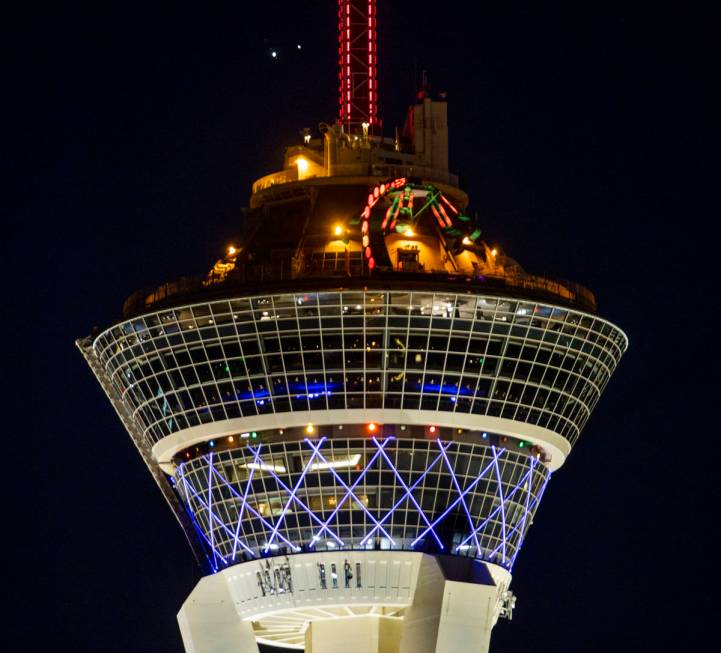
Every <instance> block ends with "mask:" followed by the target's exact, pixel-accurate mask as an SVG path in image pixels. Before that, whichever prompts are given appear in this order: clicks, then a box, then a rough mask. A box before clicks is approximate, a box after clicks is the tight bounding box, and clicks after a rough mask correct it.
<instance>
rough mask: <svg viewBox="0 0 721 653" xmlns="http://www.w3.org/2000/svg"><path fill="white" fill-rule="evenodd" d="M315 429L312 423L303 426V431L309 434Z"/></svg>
mask: <svg viewBox="0 0 721 653" xmlns="http://www.w3.org/2000/svg"><path fill="white" fill-rule="evenodd" d="M314 431H315V427H314V426H313V425H312V424H308V426H306V427H305V432H306V433H307V434H308V435H310V434H311V433H313V432H314Z"/></svg>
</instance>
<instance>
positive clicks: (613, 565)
mask: <svg viewBox="0 0 721 653" xmlns="http://www.w3.org/2000/svg"><path fill="white" fill-rule="evenodd" d="M379 4H380V21H381V22H380V37H379V38H380V42H379V57H380V67H381V94H382V95H381V103H382V106H381V113H382V114H383V116H384V118H385V124H386V127H387V128H389V130H392V127H393V125H394V124H396V123H400V122H401V121H402V112H403V110H404V108H405V106H406V105H407V104H408V103H409V102H410V101H411V99H412V97H413V93H414V90H415V82H414V78H415V77H417V73H419V71H421V70H424V69H426V70H428V72H429V76H430V80H431V83H432V85H433V86H434V88H435V89H437V90H447V92H448V97H449V102H450V104H449V113H450V125H451V139H452V140H451V146H452V150H451V160H452V167H453V168H454V170H456V171H458V172H459V173H460V175H461V179H462V183H463V185H464V187H465V189H466V190H467V191H468V192H469V194H470V195H471V199H472V209H474V210H477V211H478V213H479V214H480V216H481V219H482V223H483V227H484V232H485V237H486V238H487V239H488V240H491V241H494V242H499V243H500V244H502V245H503V247H504V248H505V249H506V250H507V251H508V252H509V253H510V254H511V255H512V256H514V257H515V258H516V259H518V260H519V261H520V262H521V263H522V264H523V265H524V267H525V268H526V269H527V270H529V271H535V272H539V273H544V272H545V273H548V274H553V275H556V276H559V277H564V278H572V279H576V280H578V281H580V282H581V283H583V284H585V285H587V286H588V287H590V288H591V289H593V290H594V291H595V293H596V295H597V298H598V300H599V305H600V309H601V314H602V315H603V316H604V317H606V318H608V319H610V320H612V321H614V322H616V323H617V324H618V325H619V326H621V327H622V328H623V329H624V330H625V331H626V332H627V333H628V335H629V337H630V340H631V347H630V350H629V352H628V354H627V356H626V358H625V359H624V360H623V362H622V364H621V365H620V367H619V369H618V371H617V373H616V376H615V377H614V378H613V379H612V381H611V383H610V386H609V388H608V390H607V391H606V394H605V395H604V397H603V399H602V401H601V402H600V404H599V406H598V408H597V411H596V413H595V414H594V415H593V416H592V418H591V420H590V422H589V424H588V426H587V428H586V430H585V433H584V434H583V437H582V438H581V441H580V443H579V445H578V446H577V447H576V448H575V450H574V452H573V454H572V456H571V458H570V460H569V463H568V464H567V466H565V467H564V468H563V469H562V470H561V471H560V472H558V473H557V474H556V475H555V478H554V481H553V482H552V483H551V484H550V485H549V488H548V491H547V493H546V496H545V499H544V502H543V504H542V507H541V509H540V511H539V513H538V516H537V518H536V524H535V526H534V528H533V529H532V530H531V533H530V535H529V538H528V540H527V543H526V546H525V548H524V551H523V553H522V554H521V556H520V557H519V561H518V563H517V565H516V567H515V569H514V582H513V589H514V591H515V593H516V594H517V595H518V597H519V601H518V609H517V611H516V615H515V619H514V621H513V622H512V623H510V624H509V623H507V622H501V623H500V624H499V625H498V626H497V628H496V630H495V632H494V636H493V637H494V639H493V650H494V652H495V653H503V652H508V653H511V652H520V651H530V650H536V651H554V653H566V652H569V653H570V652H578V651H584V652H589V653H593V652H596V651H598V652H601V651H603V652H604V653H605V652H606V651H609V650H614V651H636V650H656V651H662V650H679V648H680V647H681V646H683V647H684V649H683V650H686V649H687V648H688V650H691V646H690V642H691V639H692V638H693V636H694V635H697V634H699V633H700V631H701V630H702V626H698V625H697V624H696V621H697V619H699V618H700V617H699V615H698V613H697V610H696V606H697V605H699V604H703V603H704V602H705V601H707V600H708V596H709V595H710V593H711V590H710V587H711V585H712V582H713V581H712V578H711V574H712V573H713V571H714V570H713V564H712V560H713V557H712V552H711V551H710V550H709V547H712V546H713V545H714V542H715V539H716V534H715V530H716V529H715V521H716V520H717V514H718V507H717V506H718V502H717V500H714V498H713V497H714V494H713V493H712V492H715V496H716V497H718V492H717V490H712V489H710V488H707V487H704V486H703V484H702V483H701V482H698V483H697V482H695V481H694V480H693V479H692V478H691V471H692V470H695V471H697V472H698V473H699V475H701V474H702V471H701V470H702V467H703V462H702V461H703V459H704V458H709V459H710V458H711V456H712V455H713V454H714V453H715V452H714V451H713V449H706V450H705V449H703V448H699V449H696V447H697V446H699V445H698V444H694V442H696V443H698V442H700V443H701V445H700V446H701V447H703V446H707V447H708V446H712V447H713V446H715V443H714V444H711V445H704V444H703V442H704V441H705V438H706V437H709V438H713V439H717V438H718V431H719V429H718V423H717V421H712V420H711V418H710V416H709V414H707V413H706V412H705V411H704V409H703V408H701V407H700V405H701V402H702V401H708V400H709V399H710V400H712V401H714V400H716V401H717V396H718V378H717V374H716V373H715V372H713V369H712V368H713V363H712V361H711V357H712V355H713V352H712V351H710V347H709V346H708V340H709V338H710V336H711V335H712V334H714V335H716V334H717V333H718V324H719V322H718V290H717V283H715V282H717V281H718V276H719V275H718V271H717V268H715V267H714V266H715V265H716V263H717V259H718V252H719V246H718V240H717V234H718V228H717V227H716V226H715V225H716V223H717V222H718V217H719V211H718V197H717V196H718V184H719V150H720V145H721V143H720V136H719V118H718V116H719V115H721V108H720V107H719V104H718V102H717V99H716V98H715V97H714V95H713V90H714V89H717V88H718V80H719V79H720V78H721V71H720V70H719V60H720V57H719V49H718V43H719V38H720V35H719V28H718V25H719V21H718V17H716V16H713V15H712V13H711V11H705V10H703V9H702V7H701V5H695V8H694V7H690V6H688V5H689V4H690V3H677V5H676V6H675V8H673V9H670V8H668V7H665V6H664V3H657V4H656V5H649V6H648V7H647V8H645V9H641V8H638V7H636V8H629V7H628V6H624V5H613V4H609V3H602V4H599V5H598V6H596V7H595V8H589V7H588V6H586V3H575V4H574V5H572V6H571V7H561V6H558V5H556V4H555V3H538V2H534V3H527V6H524V5H516V4H513V3H511V4H509V3H475V2H474V3H467V2H460V1H458V2H445V3H440V4H439V3H432V2H424V1H419V2H414V3H401V2H398V1H396V2H389V1H386V0H380V2H379ZM469 6H471V7H473V8H474V10H475V11H476V12H477V15H475V16H473V15H471V14H469ZM499 6H500V7H499ZM441 7H442V9H443V11H441V10H440V8H441ZM13 31H14V38H13V39H12V41H11V42H10V44H11V46H13V48H12V50H11V52H10V56H9V57H8V58H5V62H6V64H9V65H8V69H7V71H6V72H5V73H4V75H3V79H4V84H3V86H4V88H5V91H6V93H5V100H4V105H5V107H4V108H6V109H10V111H11V119H10V121H7V122H5V125H4V126H5V130H4V132H5V133H4V139H3V140H4V142H5V144H6V145H8V144H9V148H4V149H5V150H6V152H10V153H11V156H9V157H8V158H7V160H6V161H5V163H4V165H3V169H4V175H3V176H4V177H5V179H6V180H8V179H9V180H11V181H12V184H11V189H12V192H11V193H10V195H9V197H8V196H6V197H5V198H4V199H5V200H6V203H7V204H9V206H8V207H7V208H6V210H5V211H4V212H3V213H4V214H5V220H4V222H5V225H6V229H7V227H8V226H9V234H10V248H9V249H10V250H11V255H10V264H11V267H10V268H9V270H8V272H7V273H6V274H8V275H12V277H10V278H9V279H8V280H7V281H8V284H7V285H8V286H10V287H11V288H12V289H14V290H11V294H10V296H11V299H12V305H11V308H10V310H11V311H14V312H16V313H17V315H18V322H17V323H16V326H19V327H20V328H19V329H14V328H11V329H10V338H8V339H6V340H5V342H6V350H7V351H8V353H9V355H8V356H7V360H9V362H10V366H11V368H13V367H15V366H16V367H17V372H16V374H17V375H18V376H17V378H18V379H20V380H21V383H20V384H19V386H18V389H19V390H20V392H18V393H17V395H18V396H17V397H13V398H12V399H11V401H12V405H10V406H9V408H7V409H6V422H5V427H6V432H5V433H4V436H5V439H6V443H7V442H11V441H12V440H13V439H15V438H18V439H19V440H21V441H22V443H23V447H26V446H29V449H24V450H23V453H22V454H21V455H20V456H19V457H18V456H17V454H18V453H19V452H18V451H17V450H15V449H14V448H13V449H11V451H12V453H13V455H12V457H9V458H8V459H7V460H8V463H10V464H8V465H6V467H9V466H12V467H16V466H17V469H15V470H14V471H12V472H11V473H10V476H5V484H6V485H5V487H6V491H7V490H8V489H10V490H11V495H12V494H14V493H15V492H17V496H18V500H17V501H9V499H8V497H7V495H6V505H8V504H12V506H11V509H10V511H9V514H11V515H14V513H15V511H16V510H17V511H18V512H19V513H22V514H21V515H20V516H19V517H17V518H15V517H13V518H12V520H11V521H10V523H8V522H6V526H5V527H6V531H5V538H4V539H5V542H6V543H7V542H8V541H10V542H11V543H15V544H19V545H20V551H19V552H18V553H17V557H12V558H11V563H10V564H9V566H10V568H11V569H10V571H15V572H19V573H20V575H21V576H22V586H23V590H21V591H20V592H19V593H18V594H17V601H16V607H17V608H19V610H20V611H21V612H23V613H24V615H25V617H26V618H25V619H20V620H18V621H17V625H18V626H19V627H20V628H19V630H20V631H21V636H22V637H23V638H24V639H23V640H19V641H20V644H19V645H18V647H17V648H16V649H13V648H12V647H11V648H9V649H8V648H6V650H45V647H46V646H49V645H50V644H51V643H54V650H63V651H124V652H126V651H142V652H145V651H152V652H165V651H168V652H170V651H172V652H175V653H177V652H179V651H181V650H182V647H181V642H180V636H179V633H178V630H177V625H176V621H175V613H176V612H177V610H178V609H179V607H180V605H181V603H182V602H183V600H184V599H185V597H186V596H187V594H188V593H189V592H190V590H191V589H192V587H193V586H194V584H195V583H196V581H197V579H198V577H199V571H198V569H197V568H196V567H195V565H194V562H193V559H192V557H191V554H190V550H189V549H188V548H187V545H186V543H185V541H184V538H183V536H182V533H181V531H180V530H179V528H178V527H177V526H176V524H175V523H174V520H173V518H172V516H171V513H170V511H169V510H168V509H167V508H166V506H165V504H164V502H163V500H162V498H161V496H160V494H159V493H158V491H157V489H156V488H155V486H154V484H153V482H152V480H151V477H150V475H149V474H148V473H147V472H146V470H145V469H144V467H143V465H142V462H141V460H140V457H139V456H138V455H137V453H136V451H135V450H134V448H133V446H132V445H131V443H130V440H129V438H128V437H127V435H126V434H125V433H124V432H123V430H122V428H121V425H120V423H119V421H118V420H117V419H116V417H115V415H114V413H113V411H112V409H111V407H110V405H109V403H108V402H107V400H106V399H105V398H104V396H103V395H102V394H101V391H100V389H99V387H97V386H96V383H95V381H94V379H93V378H92V376H91V373H90V371H89V370H88V369H87V368H86V367H85V364H84V362H83V360H82V358H81V356H80V354H79V353H78V352H77V351H76V350H75V348H74V344H73V341H74V339H75V338H76V337H79V336H84V335H86V334H87V333H89V332H90V329H91V328H92V327H93V326H94V325H99V326H104V325H107V324H108V323H109V322H111V321H112V320H114V319H115V318H117V317H118V316H119V312H120V307H121V304H122V300H123V298H124V297H125V296H126V295H127V294H129V293H130V292H131V291H132V290H134V289H135V288H137V287H140V286H143V285H148V284H150V283H154V282H159V281H162V280H165V279H170V278H174V277H176V276H180V275H181V274H186V273H193V274H194V273H199V272H203V271H205V270H207V269H208V268H209V266H210V265H211V264H212V263H213V261H214V260H215V259H216V258H217V257H218V255H219V252H220V251H221V249H222V247H223V245H224V244H225V243H226V242H227V241H228V239H229V238H231V237H232V235H233V234H234V233H235V232H236V229H237V225H238V220H239V209H240V207H241V206H242V205H244V204H245V203H246V202H247V198H248V195H249V188H250V183H251V182H252V180H253V179H254V178H256V177H259V176H261V175H262V174H265V173H267V172H269V171H271V170H273V169H276V168H277V167H278V166H279V163H280V158H281V155H282V146H283V144H286V143H289V142H294V141H296V140H297V138H298V135H297V134H298V130H300V129H301V128H302V127H304V126H311V127H315V126H316V125H317V124H318V122H320V121H329V120H331V119H332V118H333V112H334V109H335V86H336V78H335V74H336V73H335V56H336V55H335V47H336V44H335V2H333V1H332V0H325V1H324V2H309V3H308V2H306V3H301V2H285V1H281V2H275V3H246V2H236V3H233V4H232V6H230V7H229V6H210V5H201V4H194V5H192V6H190V7H187V8H180V9H179V8H174V9H172V10H166V9H163V8H160V7H159V6H157V7H155V6H142V7H133V6H131V5H130V4H129V3H124V4H123V5H122V6H119V7H113V6H107V5H106V3H101V4H99V5H96V10H95V12H92V13H86V12H84V11H80V10H74V9H72V8H70V7H66V6H65V5H62V4H61V5H58V9H56V11H55V13H47V12H46V10H43V11H41V10H40V8H39V7H38V8H37V12H36V13H33V12H32V11H29V12H28V13H27V14H26V15H25V16H24V17H22V18H20V20H19V21H18V22H17V24H15V25H14V27H13ZM296 43H300V44H302V46H303V48H302V50H301V51H297V50H295V49H294V48H295V44H296ZM6 45H7V44H6ZM271 48H277V49H278V51H279V55H280V56H279V57H278V59H277V60H272V59H271V58H270V56H269V51H270V49H271ZM414 71H416V72H415V73H414ZM712 185H715V189H714V191H715V193H714V197H713V200H712V199H711V196H712V193H711V186H712ZM6 233H7V231H6ZM713 286H716V287H715V288H714V287H713ZM6 326H7V323H6ZM11 373H13V372H11V371H8V372H7V374H8V376H9V375H10V374H11ZM713 383H715V384H716V387H715V388H714V387H713V385H712V384H713ZM714 393H715V394H714ZM8 413H9V417H7V414H8ZM709 413H710V411H709ZM28 430H29V431H30V433H27V431H28ZM28 436H29V437H28ZM26 443H28V444H26ZM7 452H8V450H7V449H6V453H7ZM707 454H708V455H707ZM18 458H19V460H18ZM11 461H12V462H11ZM704 473H705V472H704ZM15 474H17V478H14V475H15ZM709 474H713V475H712V476H710V477H709V478H712V479H714V482H715V481H717V480H718V473H715V474H714V473H713V472H709ZM31 484H32V486H33V487H31ZM30 498H32V504H31V505H28V504H27V502H28V500H30ZM710 554H711V555H710ZM14 560H18V561H21V562H20V563H19V564H17V565H15V564H14V563H13V562H12V561H14ZM707 563H708V564H707ZM699 579H703V580H704V583H705V586H706V589H705V590H703V589H701V590H698V591H697V590H695V589H694V582H696V581H697V580H699ZM57 646H59V648H57Z"/></svg>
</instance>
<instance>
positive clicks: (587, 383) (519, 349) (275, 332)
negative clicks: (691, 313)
mask: <svg viewBox="0 0 721 653" xmlns="http://www.w3.org/2000/svg"><path fill="white" fill-rule="evenodd" d="M93 346H94V350H95V355H96V356H97V358H98V360H99V362H100V364H101V365H102V367H103V369H104V370H105V374H106V376H107V378H108V382H109V384H110V385H111V386H112V387H113V388H114V389H115V390H116V391H117V394H118V396H119V397H120V398H121V400H122V401H123V402H125V404H126V405H127V407H128V410H129V411H130V412H131V414H132V416H133V419H135V420H136V421H137V423H138V425H139V426H141V427H142V432H143V434H144V437H145V438H146V439H147V441H148V443H149V444H150V445H152V444H154V443H156V442H158V441H160V440H162V439H163V438H165V437H167V436H169V435H171V434H173V433H176V432H178V431H182V430H185V429H188V428H192V427H195V426H198V425H201V424H208V423H211V422H222V421H225V420H228V419H234V418H239V417H253V416H260V415H288V413H307V412H308V411H312V412H313V413H315V414H316V416H318V415H320V414H321V413H323V412H325V411H330V410H339V409H344V410H351V409H363V410H369V409H397V410H405V411H408V410H413V411H418V410H421V411H432V412H434V413H438V415H439V418H441V417H442V416H446V418H447V420H449V423H452V421H453V420H454V419H455V417H454V415H459V414H467V415H475V416H479V417H480V416H488V417H500V418H503V419H507V420H512V421H515V422H519V423H526V424H531V425H534V426H539V427H542V428H545V429H548V430H550V431H553V432H555V433H558V434H559V435H561V436H562V437H564V438H565V439H566V440H567V441H568V442H569V443H570V444H573V443H574V442H575V441H576V439H577V438H578V434H579V432H580V430H581V429H582V427H583V425H584V424H585V422H586V420H587V419H588V416H589V414H590V412H591V410H592V409H593V407H594V405H595V403H596V402H597V400H598V398H599V397H600V394H601V392H602V390H603V388H604V386H605V384H606V382H607V381H608V379H609V377H610V375H611V373H612V372H613V370H614V368H615V366H616V364H617V363H618V361H619V359H620V357H621V355H622V353H623V352H624V351H625V349H626V337H625V335H624V334H623V333H622V332H621V331H620V330H619V329H617V328H616V327H614V326H613V325H612V324H610V323H609V322H606V321H604V320H602V319H600V318H597V317H594V316H591V315H588V314H585V313H581V312H577V311H573V310H569V309H562V308H558V307H555V306H552V305H548V304H541V303H534V302H524V301H517V300H514V299H510V298H499V297H491V296H475V295H468V294H465V295H461V294H452V293H425V292H411V291H402V290H399V291H373V290H370V289H369V290H367V291H365V292H362V291H357V292H338V291H335V292H323V293H321V292H318V293H288V294H281V295H263V296H255V297H240V298H236V299H231V300H223V301H215V302H206V303H202V304H194V305H192V306H183V307H177V308H173V309H169V310H165V311H160V312H155V313H150V314H147V315H145V316H143V317H139V318H136V319H132V320H127V321H125V322H121V323H119V324H117V325H116V326H114V327H112V328H110V329H108V330H106V331H105V332H103V333H101V334H100V335H99V336H98V337H97V338H96V339H95V341H94V345H93ZM283 419H286V418H283ZM314 419H315V418H314ZM315 421H320V420H318V419H315Z"/></svg>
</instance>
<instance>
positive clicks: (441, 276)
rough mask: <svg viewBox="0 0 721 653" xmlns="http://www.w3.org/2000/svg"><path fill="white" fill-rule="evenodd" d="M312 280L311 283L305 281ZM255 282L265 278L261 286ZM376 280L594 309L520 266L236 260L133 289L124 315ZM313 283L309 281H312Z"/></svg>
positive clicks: (586, 299)
mask: <svg viewBox="0 0 721 653" xmlns="http://www.w3.org/2000/svg"><path fill="white" fill-rule="evenodd" d="M309 281H310V282H312V283H311V284H310V285H309V284H308V283H307V282H309ZM258 284H263V287H262V288H261V287H259V286H258ZM368 285H378V286H379V287H381V288H387V289H393V288H394V287H401V286H402V287H404V288H408V289H413V290H418V291H431V292H439V291H441V292H442V291H443V290H448V291H458V290H462V292H472V293H477V294H483V293H484V292H487V293H489V294H494V295H508V296H510V297H513V298H516V299H526V300H529V301H533V300H538V301H546V302H550V303H560V304H562V305H564V306H567V307H571V308H576V309H580V310H584V311H587V312H590V313H595V312H596V299H595V297H594V295H593V293H592V292H591V291H590V290H588V289H587V288H585V287H584V286H582V285H580V284H578V283H576V282H574V281H567V280H558V279H551V278H547V277H542V276H536V275H531V274H527V273H522V272H514V273H512V274H505V275H503V276H489V275H476V276H472V275H466V274H452V273H448V272H439V271H428V272H405V271H404V272H394V271H382V270H375V271H374V272H373V273H369V272H368V271H367V270H359V268H358V267H357V266H355V265H354V266H352V267H351V268H350V269H349V270H348V269H346V270H343V271H338V270H326V269H323V268H322V266H320V265H309V264H306V265H302V266H301V268H300V269H299V268H298V266H297V265H296V266H293V265H291V264H290V263H289V262H286V261H281V262H280V263H275V264H273V263H268V264H259V263H253V264H252V265H251V264H239V265H237V266H236V268H235V269H233V270H232V271H231V272H229V273H227V274H224V275H217V274H213V273H211V274H206V275H196V276H190V277H180V278H179V279H176V280H174V281H170V282H167V283H164V284H161V285H159V286H149V287H145V288H141V289H139V290H136V291H135V292H134V293H133V294H132V295H130V296H129V297H128V298H127V299H126V300H125V302H124V304H123V317H124V318H129V317H134V316H136V315H140V314H142V313H144V312H147V311H149V310H151V309H161V308H164V307H167V306H169V305H172V304H177V303H180V302H181V301H187V302H193V301H202V300H203V299H208V298H211V297H212V298H220V297H224V296H228V295H230V294H233V293H235V292H241V293H243V294H248V293H252V294H259V293H262V292H264V291H267V292H269V293H278V292H293V291H295V290H298V291H308V290H311V289H313V290H318V291H321V290H329V289H333V288H338V287H339V286H341V287H344V288H354V287H360V288H363V287H366V286H368ZM311 286H312V287H311Z"/></svg>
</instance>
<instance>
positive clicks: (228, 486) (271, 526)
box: [213, 447, 300, 555]
mask: <svg viewBox="0 0 721 653" xmlns="http://www.w3.org/2000/svg"><path fill="white" fill-rule="evenodd" d="M248 448H249V449H250V447H248ZM253 453H255V452H253ZM213 473H214V474H215V475H216V477H218V478H219V479H220V480H221V481H222V482H223V485H225V486H226V487H227V488H228V489H229V490H230V491H231V493H232V494H234V495H235V496H236V497H237V498H238V499H242V497H241V496H240V494H238V492H237V491H236V489H235V488H234V487H233V486H232V485H231V484H230V483H228V481H227V480H226V479H225V478H223V475H222V474H221V473H220V472H219V471H218V470H217V469H215V468H213ZM245 509H246V510H248V511H249V512H250V513H252V514H253V516H254V517H256V518H257V519H259V520H260V521H261V522H262V523H263V525H264V526H265V527H266V528H267V529H268V530H272V528H273V524H271V523H270V522H268V521H267V520H266V519H265V518H264V517H263V515H261V514H260V513H259V512H258V511H257V510H256V509H255V508H253V506H252V505H251V504H250V503H246V504H245ZM278 537H279V538H280V539H281V540H283V541H284V542H285V543H286V544H287V545H288V546H289V547H290V548H291V549H294V550H296V551H299V550H300V549H299V548H298V547H297V546H296V545H295V544H293V543H292V542H291V541H290V540H288V539H287V538H286V537H284V536H283V535H282V534H280V533H278ZM239 543H240V545H241V546H244V545H243V542H242V541H239ZM253 555H255V554H253Z"/></svg>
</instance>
